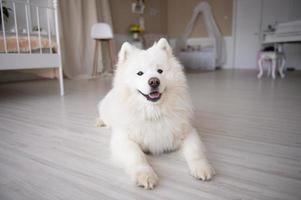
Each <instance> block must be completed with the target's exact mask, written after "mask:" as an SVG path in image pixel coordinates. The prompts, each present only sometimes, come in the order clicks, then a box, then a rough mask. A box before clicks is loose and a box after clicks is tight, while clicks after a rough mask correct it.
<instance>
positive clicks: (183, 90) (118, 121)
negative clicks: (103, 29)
mask: <svg viewBox="0 0 301 200" xmlns="http://www.w3.org/2000/svg"><path fill="white" fill-rule="evenodd" d="M98 111H99V117H100V118H99V120H100V121H99V122H100V123H103V125H108V126H110V127H111V128H112V132H113V133H112V138H111V150H112V156H113V158H114V160H116V161H118V162H119V165H121V166H123V167H124V168H125V170H126V172H127V173H128V174H129V175H130V176H131V177H132V178H133V179H134V181H135V183H136V184H137V185H138V186H142V187H144V188H146V189H152V188H153V187H155V186H156V185H157V183H158V176H157V175H156V173H155V171H154V170H153V168H152V167H151V165H150V164H149V163H148V161H147V159H146V156H145V154H144V152H150V153H152V154H160V153H162V152H168V151H173V150H176V149H179V148H180V149H181V150H182V151H183V154H184V156H185V159H186V161H187V164H188V167H189V170H190V173H191V174H192V176H194V177H195V178H197V179H202V180H209V179H211V177H212V176H213V175H214V170H213V168H212V167H211V165H210V164H209V163H208V160H207V158H206V155H205V153H204V150H203V147H202V146H203V145H202V142H201V140H200V138H199V135H198V133H197V131H196V130H195V129H194V128H193V127H192V125H191V123H190V121H191V117H192V108H191V103H190V99H189V94H188V92H187V84H186V79H185V76H184V73H183V69H182V66H181V65H180V64H179V62H178V61H177V59H176V58H175V57H174V56H173V54H172V49H171V47H170V46H169V44H168V42H167V41H166V39H164V38H162V39H160V41H159V42H158V43H155V44H154V45H153V46H152V47H151V48H149V49H147V50H140V49H137V48H135V47H134V46H132V45H130V44H129V43H127V42H125V43H124V44H123V45H122V47H121V50H120V52H119V55H118V63H117V70H116V74H115V77H114V83H113V89H112V90H111V91H110V92H109V93H108V94H107V96H106V97H105V98H104V99H103V100H102V101H101V102H100V103H99V105H98Z"/></svg>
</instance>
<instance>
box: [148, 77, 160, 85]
mask: <svg viewBox="0 0 301 200" xmlns="http://www.w3.org/2000/svg"><path fill="white" fill-rule="evenodd" d="M148 84H149V86H151V88H157V87H159V85H160V80H159V79H158V78H156V77H152V78H150V79H149V80H148Z"/></svg>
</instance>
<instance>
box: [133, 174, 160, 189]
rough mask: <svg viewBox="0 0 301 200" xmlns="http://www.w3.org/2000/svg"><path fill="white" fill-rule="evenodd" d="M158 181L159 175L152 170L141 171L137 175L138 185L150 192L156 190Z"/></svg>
mask: <svg viewBox="0 0 301 200" xmlns="http://www.w3.org/2000/svg"><path fill="white" fill-rule="evenodd" d="M158 180H159V178H158V176H157V174H156V173H155V172H154V171H152V170H144V171H140V172H138V173H137V175H136V185H137V186H140V187H143V188H144V189H148V190H152V189H154V187H155V186H156V185H157V184H158Z"/></svg>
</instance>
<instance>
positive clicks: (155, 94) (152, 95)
mask: <svg viewBox="0 0 301 200" xmlns="http://www.w3.org/2000/svg"><path fill="white" fill-rule="evenodd" d="M138 91H139V93H140V94H142V95H143V96H144V97H145V98H146V99H147V100H148V101H152V102H156V101H158V100H159V99H160V98H161V93H160V92H158V91H152V92H150V93H149V94H143V93H142V92H141V91H140V90H138Z"/></svg>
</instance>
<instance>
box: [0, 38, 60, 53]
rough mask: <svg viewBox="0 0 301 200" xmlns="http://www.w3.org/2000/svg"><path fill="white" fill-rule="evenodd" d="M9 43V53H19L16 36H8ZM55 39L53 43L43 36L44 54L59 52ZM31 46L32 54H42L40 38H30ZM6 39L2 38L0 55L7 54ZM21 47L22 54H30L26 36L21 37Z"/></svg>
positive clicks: (0, 40)
mask: <svg viewBox="0 0 301 200" xmlns="http://www.w3.org/2000/svg"><path fill="white" fill-rule="evenodd" d="M6 41H7V51H8V53H17V52H18V49H17V37H16V36H14V35H8V36H6ZM54 41H55V40H54V38H53V39H52V41H51V44H50V41H49V39H48V37H46V36H41V48H42V52H43V53H50V49H52V52H54V53H55V52H57V50H56V43H55V42H54ZM30 44H31V50H32V53H40V41H39V37H38V36H30ZM4 45H5V44H4V37H3V36H0V53H5V46H4ZM19 46H20V52H21V53H29V42H28V37H27V36H25V35H21V36H19Z"/></svg>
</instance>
